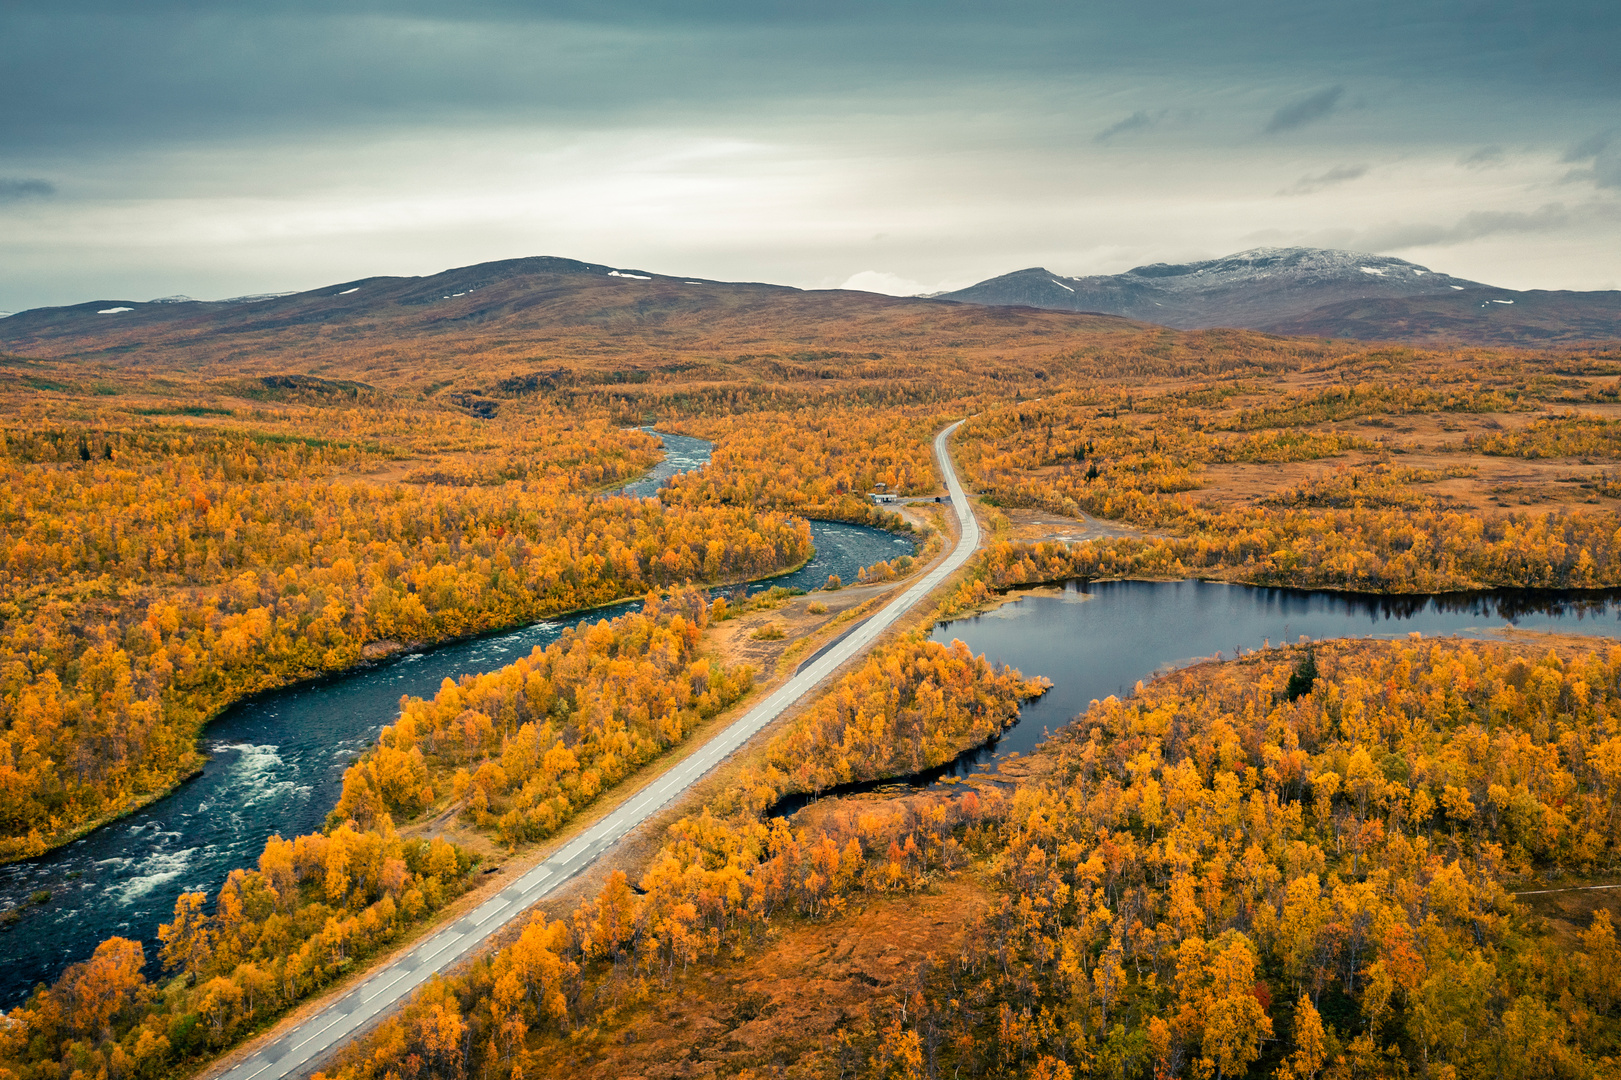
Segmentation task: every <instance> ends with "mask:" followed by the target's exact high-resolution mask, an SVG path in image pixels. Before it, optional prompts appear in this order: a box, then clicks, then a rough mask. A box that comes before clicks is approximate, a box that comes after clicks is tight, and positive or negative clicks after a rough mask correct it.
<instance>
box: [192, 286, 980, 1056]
mask: <svg viewBox="0 0 1621 1080" xmlns="http://www.w3.org/2000/svg"><path fill="white" fill-rule="evenodd" d="M627 276H628V275H627ZM961 423H962V421H961V420H959V421H957V423H955V424H952V425H951V426H950V427H947V428H946V429H945V430H943V431H941V432H940V433H939V434H938V435H936V436H935V439H934V453H935V457H936V458H937V459H938V460H939V462H940V473H941V475H942V476H944V477H945V480H946V489H947V490H948V491H950V492H951V505H952V508H953V509H954V510H956V512H957V523H958V525H959V526H960V527H961V530H962V532H961V535H960V536H959V537H958V540H957V546H956V547H954V548H953V549H952V550H951V553H950V554H949V555H947V556H946V558H945V559H944V560H943V561H942V562H941V563H940V565H939V566H937V567H935V568H934V569H933V570H931V571H929V572H928V573H927V574H925V575H924V576H923V577H922V578H921V579H920V580H918V581H916V582H914V583H913V584H912V586H911V587H910V588H908V589H907V590H906V591H905V592H903V593H902V594H901V595H900V596H899V597H897V598H895V599H894V600H891V601H890V602H889V603H888V604H887V605H885V607H884V608H883V609H882V610H881V611H879V612H878V614H876V615H874V616H872V617H871V618H869V619H868V620H867V621H866V622H864V623H862V624H861V625H860V626H858V627H857V628H856V629H855V630H853V631H851V633H850V635H849V636H848V637H846V638H845V639H844V640H843V641H840V642H839V643H838V644H837V645H835V646H834V647H833V648H831V649H829V650H828V651H827V652H825V653H823V654H822V655H821V656H820V657H819V658H818V659H816V660H815V661H814V662H812V663H811V664H810V665H809V666H807V667H806V668H805V669H804V670H803V671H801V672H799V673H798V674H797V675H794V676H793V677H792V678H790V679H789V680H788V681H787V682H785V683H783V684H782V686H781V687H779V688H778V689H777V690H776V692H775V693H773V694H772V695H771V696H770V697H768V698H766V700H765V701H763V702H761V703H760V704H759V705H756V706H755V707H754V708H753V709H750V710H749V712H748V713H747V714H745V715H744V716H743V718H742V719H740V720H737V721H734V722H733V723H732V725H731V726H730V727H728V728H727V729H726V730H724V731H722V732H720V733H719V734H718V735H716V736H715V737H714V738H713V739H711V740H710V741H709V742H708V743H707V744H705V745H704V746H703V747H701V748H700V749H699V750H698V751H697V752H696V753H694V754H692V755H690V756H689V757H688V758H687V760H686V761H684V762H682V763H681V764H680V765H678V766H676V767H675V768H674V769H672V770H670V772H668V773H667V774H665V776H664V777H662V778H660V779H659V780H656V781H654V782H653V783H651V784H649V785H648V787H647V788H646V789H644V790H643V791H642V792H641V793H640V794H639V795H637V796H635V797H634V801H632V802H627V803H626V804H625V805H622V806H621V807H620V808H619V809H617V810H615V811H614V812H613V813H611V814H609V815H608V816H607V817H606V818H604V819H603V820H601V821H599V822H598V823H597V824H596V825H594V826H592V827H591V828H590V829H588V830H587V831H586V832H585V834H584V835H582V836H580V837H578V838H577V839H575V841H574V842H573V843H572V844H570V845H569V846H568V847H567V848H565V849H564V850H563V851H562V852H561V853H559V854H556V855H553V856H552V857H551V858H549V859H546V860H545V861H544V862H542V863H541V864H540V865H538V866H536V867H535V868H534V869H532V870H530V871H528V872H527V873H525V874H524V875H523V877H521V878H519V879H518V881H517V883H516V884H515V885H514V886H512V888H513V889H516V890H517V892H518V895H516V896H515V897H513V898H512V899H511V900H509V901H502V900H501V897H500V896H497V897H495V898H494V899H493V900H489V901H486V902H485V903H484V904H483V905H482V906H481V907H479V908H477V909H476V910H475V911H474V912H473V913H472V914H471V915H466V916H463V917H462V920H459V921H466V922H468V923H469V924H470V925H469V928H468V929H467V930H466V931H458V930H455V929H454V928H447V929H444V930H441V931H439V932H438V933H437V934H436V935H434V936H433V937H431V938H429V939H428V940H427V941H426V942H423V943H421V944H419V945H417V947H416V948H415V949H413V950H411V952H409V953H407V954H406V955H405V956H404V957H402V958H401V959H399V960H396V961H395V962H394V963H392V964H390V965H388V966H387V967H384V968H381V969H379V970H378V971H377V972H375V973H373V975H372V976H371V977H370V978H369V979H368V980H367V981H366V982H365V983H363V984H362V985H361V986H360V987H357V988H355V989H354V990H351V991H349V993H350V994H352V995H355V998H354V1000H355V1001H356V1005H355V1007H354V1008H353V1009H352V1011H350V1012H347V1013H346V1012H344V1011H343V1010H342V1007H341V1006H342V1004H343V1003H344V1002H345V1001H347V1000H349V998H348V996H347V995H346V996H345V997H343V998H339V999H338V1002H337V1003H335V1004H333V1005H331V1006H328V1007H327V1008H326V1009H324V1010H322V1011H321V1012H319V1013H317V1014H316V1015H315V1016H314V1017H312V1018H310V1019H309V1020H307V1021H305V1022H304V1023H303V1024H302V1025H300V1026H299V1027H297V1028H294V1029H293V1030H292V1031H291V1032H288V1033H287V1034H285V1035H283V1036H282V1037H281V1038H279V1039H277V1040H276V1041H275V1042H273V1043H271V1044H270V1045H269V1046H267V1047H265V1048H264V1049H263V1050H260V1051H258V1052H257V1053H255V1054H253V1055H252V1056H250V1057H249V1058H248V1059H247V1060H246V1061H244V1062H242V1063H241V1064H240V1065H237V1066H236V1067H235V1068H233V1069H230V1070H229V1071H227V1072H225V1073H222V1074H216V1076H217V1077H218V1080H257V1078H258V1077H260V1076H262V1075H263V1074H265V1073H266V1072H267V1071H268V1072H270V1075H269V1076H268V1077H266V1080H283V1078H285V1077H288V1076H294V1075H299V1074H302V1073H304V1072H306V1071H308V1069H309V1066H310V1065H311V1064H313V1062H314V1061H315V1059H317V1058H318V1057H320V1056H321V1055H323V1054H325V1053H326V1052H327V1051H328V1050H330V1049H331V1048H332V1047H334V1046H336V1045H337V1044H338V1043H339V1042H340V1041H341V1040H343V1039H345V1038H347V1037H348V1036H349V1035H351V1034H353V1033H354V1032H355V1031H356V1030H358V1029H359V1028H360V1027H362V1026H363V1025H365V1024H367V1023H370V1022H371V1020H372V1019H373V1018H374V1017H376V1016H377V1015H379V1014H380V1013H382V1012H384V1011H386V1010H388V1009H390V1008H392V1007H393V1006H395V1005H397V1004H399V1003H400V1002H401V1001H403V1000H404V999H405V998H406V997H407V995H409V994H410V992H411V991H412V990H414V989H416V987H417V986H419V985H421V984H422V983H424V982H426V981H427V979H428V977H429V976H430V975H432V974H434V972H436V971H438V970H440V969H441V968H444V967H448V966H450V965H451V964H453V963H455V962H456V961H458V960H460V959H461V958H462V957H463V956H465V955H467V954H468V953H470V952H472V951H473V950H474V949H475V948H477V947H478V946H479V945H481V944H483V943H484V942H485V941H486V940H488V939H489V938H490V937H491V936H492V935H494V934H495V933H497V932H498V931H499V930H501V929H502V928H503V927H505V926H507V925H508V924H510V923H512V922H513V921H515V920H517V919H520V918H522V917H523V915H524V913H525V912H526V911H527V910H528V909H529V907H530V906H531V905H532V904H534V902H535V901H537V900H539V899H541V898H542V897H544V896H546V895H547V894H548V893H550V892H551V891H552V890H553V889H555V888H557V886H558V885H560V884H562V883H563V882H565V881H567V880H568V879H569V878H572V877H573V876H574V875H575V874H577V873H579V872H580V871H581V870H584V869H585V868H586V867H587V866H589V865H591V864H592V863H593V862H595V861H596V860H597V858H598V857H599V856H600V855H602V854H604V853H605V852H607V851H608V850H609V849H611V848H612V846H613V843H614V842H615V841H617V840H618V839H619V838H620V837H622V836H624V835H625V834H626V833H628V832H630V830H632V829H634V828H635V827H636V826H638V825H640V824H641V823H642V822H643V821H646V820H647V819H648V818H649V817H651V816H652V815H653V814H654V813H655V812H656V811H658V810H660V809H662V808H663V807H664V806H665V805H666V804H667V803H669V802H670V800H671V799H673V798H675V797H676V796H677V795H678V794H680V793H681V792H682V791H685V790H686V789H687V788H688V787H690V786H691V785H692V783H693V781H695V780H697V779H698V778H699V777H701V776H703V775H704V774H705V773H707V772H709V770H710V769H712V768H714V767H715V765H717V764H719V763H720V762H721V761H722V760H724V759H725V758H726V757H727V756H729V755H730V754H731V753H732V752H733V751H735V750H736V749H738V747H740V746H742V745H743V744H744V743H746V742H748V741H749V739H751V738H753V737H754V736H755V735H756V734H758V733H759V732H760V730H761V729H762V728H764V727H765V726H766V725H768V724H770V723H771V722H772V721H773V720H775V719H777V717H779V716H781V715H782V714H783V712H785V711H786V710H787V709H788V707H789V706H791V705H793V704H794V703H795V702H797V701H798V700H799V699H800V698H802V697H804V696H805V694H806V693H808V692H809V691H810V690H812V689H814V688H815V687H816V685H817V684H818V683H820V682H821V681H822V680H823V679H824V678H826V677H827V676H828V675H830V674H831V673H832V672H834V671H835V670H837V669H838V668H839V667H840V666H842V665H843V664H844V663H845V662H846V661H847V660H849V659H851V658H852V657H855V656H857V655H859V654H861V653H862V652H864V651H865V650H866V648H867V646H868V645H870V644H871V643H872V642H873V641H875V640H876V639H877V638H878V636H879V635H881V634H882V633H883V632H884V631H885V630H888V629H889V628H890V627H891V626H892V625H894V623H895V622H896V621H897V620H899V619H900V617H901V616H903V615H905V614H906V613H907V612H908V611H910V610H911V609H912V608H914V607H916V606H917V604H918V603H919V602H921V601H922V600H923V599H924V598H925V597H926V596H928V595H929V593H931V592H933V591H934V590H935V588H936V587H937V586H938V585H939V584H940V583H941V582H943V581H945V580H946V578H948V577H950V576H951V575H952V574H955V573H956V572H957V571H958V569H960V568H961V567H962V565H963V564H964V563H966V562H967V561H968V559H969V557H970V556H971V555H973V553H974V551H975V550H976V549H977V548H978V547H979V524H978V523H977V522H976V521H975V520H974V513H973V511H972V510H971V509H970V508H969V506H968V498H967V496H965V495H964V494H963V490H962V485H961V484H959V483H958V482H957V471H956V469H954V468H953V467H952V465H951V455H950V452H949V450H948V449H947V447H946V442H947V440H948V439H949V438H950V437H951V433H952V432H953V431H955V430H956V429H957V427H958V426H959V425H960V424H961ZM548 879H552V880H548ZM481 912H482V914H480V913H481ZM497 914H501V915H502V917H501V918H500V919H496V918H495V917H494V916H496V915H497ZM436 944H437V948H434V950H433V951H432V952H428V953H424V951H423V950H425V949H427V948H428V947H430V946H433V945H436ZM453 946H454V947H456V948H455V949H454V951H453V952H452V953H451V955H450V956H449V957H447V958H446V959H445V960H444V962H443V963H442V964H438V965H435V964H434V961H435V960H437V959H438V957H439V955H440V954H441V953H443V952H444V951H445V950H447V949H451V948H452V947H453ZM390 975H392V977H391V978H388V981H387V982H384V981H383V980H384V978H385V977H387V976H390ZM402 982H403V983H404V985H403V986H402V985H399V984H401V983H402ZM367 987H371V988H373V990H374V993H373V994H372V995H371V998H370V1001H369V1002H368V1000H367V996H366V994H365V989H366V988H367ZM396 987H398V989H396ZM329 1014H330V1017H331V1018H330V1019H328V1016H329ZM323 1020H325V1021H326V1022H325V1023H324V1024H323V1023H321V1021H323ZM344 1021H348V1023H344ZM317 1024H319V1025H320V1026H319V1027H315V1025H317ZM340 1024H341V1025H343V1026H342V1027H341V1029H340V1030H338V1031H336V1032H334V1033H333V1034H332V1035H331V1036H330V1037H327V1033H328V1032H331V1031H332V1029H333V1028H334V1027H336V1026H338V1025H340ZM311 1028H313V1030H309V1029H311ZM305 1031H308V1034H305V1035H304V1036H303V1038H301V1039H300V1038H299V1035H300V1033H301V1032H305ZM293 1040H297V1041H293ZM277 1046H286V1048H287V1049H286V1050H285V1052H283V1053H282V1054H281V1056H280V1057H279V1058H278V1059H277V1060H274V1061H272V1060H270V1059H269V1058H267V1057H266V1056H265V1055H266V1054H267V1053H268V1052H270V1051H271V1050H273V1049H274V1048H275V1047H277ZM304 1047H309V1048H310V1049H309V1050H308V1051H307V1052H301V1051H302V1050H303V1048H304ZM271 1070H274V1071H271Z"/></svg>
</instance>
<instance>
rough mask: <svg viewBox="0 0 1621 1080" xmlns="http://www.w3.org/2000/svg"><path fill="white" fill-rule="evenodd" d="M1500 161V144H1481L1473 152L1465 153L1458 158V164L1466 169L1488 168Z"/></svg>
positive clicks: (1501, 160)
mask: <svg viewBox="0 0 1621 1080" xmlns="http://www.w3.org/2000/svg"><path fill="white" fill-rule="evenodd" d="M1502 163H1503V148H1502V147H1501V146H1482V147H1481V148H1480V149H1479V150H1476V151H1475V152H1474V153H1472V154H1466V155H1465V156H1463V157H1461V158H1459V159H1458V164H1459V165H1462V166H1463V167H1464V168H1466V169H1489V168H1491V167H1493V166H1494V165H1501V164H1502Z"/></svg>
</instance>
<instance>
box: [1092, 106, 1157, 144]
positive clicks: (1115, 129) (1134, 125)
mask: <svg viewBox="0 0 1621 1080" xmlns="http://www.w3.org/2000/svg"><path fill="white" fill-rule="evenodd" d="M1164 118H1165V113H1164V112H1163V111H1162V112H1159V113H1157V114H1155V115H1152V116H1150V115H1149V113H1148V110H1146V109H1138V110H1137V111H1136V112H1134V113H1132V114H1131V115H1130V116H1128V117H1126V118H1125V119H1124V120H1116V121H1115V122H1114V123H1112V124H1110V125H1109V126H1108V127H1106V128H1104V129H1103V130H1102V131H1100V132H1098V133H1097V135H1096V136H1094V137H1093V139H1092V141H1093V142H1100V143H1106V142H1108V141H1109V140H1110V139H1112V138H1114V137H1115V136H1116V135H1124V134H1126V133H1127V132H1128V131H1146V130H1148V129H1149V128H1151V127H1153V126H1154V125H1155V124H1157V123H1158V122H1159V121H1160V120H1162V119H1164Z"/></svg>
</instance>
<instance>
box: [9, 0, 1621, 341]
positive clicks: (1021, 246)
mask: <svg viewBox="0 0 1621 1080" xmlns="http://www.w3.org/2000/svg"><path fill="white" fill-rule="evenodd" d="M0 40H4V41H6V42H7V43H8V59H7V63H6V64H5V65H0V100H4V101H6V103H7V112H6V122H5V123H4V124H3V125H0V162H3V163H4V165H3V168H4V170H5V172H6V176H7V177H8V178H7V179H3V180H0V309H8V310H9V309H19V308H23V307H29V306H35V305H39V304H47V303H66V302H74V301H78V300H81V299H84V298H87V297H97V298H107V297H126V298H134V299H141V298H144V297H147V296H158V295H165V294H171V293H188V294H191V295H197V296H221V295H229V294H232V293H248V292H261V291H270V290H274V289H282V288H297V287H304V286H310V285H314V284H317V283H322V282H327V281H336V280H343V279H345V278H350V277H357V276H361V275H363V274H371V273H423V272H432V271H434V270H437V269H442V268H444V267H447V266H454V265H460V264H465V263H469V262H474V261H478V260H480V259H487V258H499V257H507V256H513V255H523V254H542V253H545V254H560V255H570V256H574V257H579V258H586V259H593V260H598V261H616V262H621V263H624V264H626V265H641V266H649V267H654V268H656V269H661V270H667V271H670V272H675V273H690V274H701V275H703V276H707V277H731V278H741V279H749V280H773V281H782V282H787V283H792V284H799V285H804V286H809V287H836V286H838V285H840V284H842V283H845V282H850V281H857V280H862V281H869V282H870V285H869V287H873V288H883V289H884V290H886V291H894V290H898V289H903V288H906V289H909V288H910V287H911V286H912V285H919V289H920V290H925V291H926V290H928V289H930V288H932V286H931V285H930V283H937V282H954V283H966V282H971V281H974V280H978V279H980V278H984V277H988V276H991V275H993V274H997V273H1002V272H1005V271H1007V270H1011V269H1016V268H1019V267H1023V266H1030V265H1037V264H1041V265H1047V266H1049V267H1051V268H1052V269H1054V270H1055V271H1059V272H1066V273H1090V272H1112V271H1117V270H1121V269H1125V268H1127V267H1130V266H1133V265H1138V264H1141V263H1146V262H1152V261H1157V260H1168V261H1181V260H1185V259H1190V258H1198V257H1207V256H1212V255H1220V254H1225V253H1227V252H1230V251H1233V250H1237V249H1239V248H1241V247H1244V246H1248V245H1249V243H1250V240H1249V238H1251V237H1253V236H1256V235H1261V234H1265V235H1267V236H1270V237H1272V238H1274V240H1275V241H1276V242H1286V243H1306V242H1313V238H1322V237H1327V236H1336V237H1340V238H1341V239H1342V241H1343V242H1344V243H1346V244H1361V245H1367V246H1376V247H1377V249H1378V250H1386V251H1392V252H1395V253H1401V254H1404V255H1411V254H1412V253H1414V252H1422V253H1423V254H1424V255H1425V257H1426V258H1429V259H1431V260H1432V261H1434V262H1436V263H1438V264H1440V265H1438V268H1439V269H1446V270H1449V271H1451V272H1455V273H1458V274H1460V275H1463V276H1469V277H1474V278H1477V279H1481V280H1489V281H1498V282H1502V283H1503V284H1513V285H1532V284H1548V285H1561V286H1566V287H1600V286H1604V285H1607V284H1613V283H1618V282H1617V278H1618V277H1621V270H1618V268H1617V266H1616V260H1615V258H1614V255H1613V252H1614V251H1616V250H1621V224H1618V222H1617V217H1616V214H1615V213H1614V208H1615V206H1616V203H1617V200H1621V140H1618V139H1617V138H1616V137H1615V135H1614V134H1613V132H1614V130H1615V128H1614V123H1615V121H1614V112H1613V105H1614V101H1615V100H1617V98H1618V97H1621V66H1618V65H1617V64H1616V62H1615V56H1616V55H1621V8H1618V7H1617V6H1615V5H1573V4H1570V3H1568V0H1435V2H1433V3H1427V4H1424V5H1416V6H1415V5H1412V4H1411V3H1408V2H1405V0H1371V3H1370V4H1366V5H1360V6H1348V5H1344V4H1340V3H1327V2H1324V0H1287V2H1286V0H1234V2H1233V3H1231V4H1224V5H1220V6H1219V7H1218V6H1213V5H1209V4H1207V3H1204V2H1203V0H1145V2H1144V3H1142V4H1138V5H1112V6H1105V5H1087V6H1081V5H1063V6H1060V5H1052V4H1050V3H1046V2H1044V0H1009V3H1007V4H1004V5H996V6H995V7H994V8H992V7H988V6H986V5H983V4H979V3H969V2H968V0H933V2H930V3H928V4H924V3H921V2H912V0H905V2H902V0H871V2H869V3H864V4H856V3H854V2H850V0H834V2H832V3H828V4H819V5H803V4H790V3H788V2H787V0H765V2H761V0H754V2H748V3H745V2H743V0H705V2H691V0H657V2H655V0H594V2H591V3H587V2H585V0H567V2H563V0H538V2H537V0H521V2H520V0H469V2H468V3H466V4H461V5H455V6H454V7H446V6H445V5H443V4H429V3H427V2H426V0H364V2H363V3H360V4H354V5H340V6H333V5H328V4H317V3H315V2H314V0H258V2H255V3H251V4H250V3H247V2H246V0H213V2H209V3H204V2H203V0H152V2H150V3H143V4H140V5H130V4H127V3H114V2H112V0H57V2H56V3H53V4H51V5H44V4H35V5H9V6H5V7H3V8H0ZM44 178H49V179H44ZM1280 195H1287V196H1297V197H1290V198H1279V197H1278V196H1280ZM1549 208H1557V209H1549ZM1393 223H1394V224H1393ZM875 268H881V269H875ZM867 274H870V275H874V276H872V277H870V278H869V277H864V276H863V275H867ZM919 283H922V284H919Z"/></svg>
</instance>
